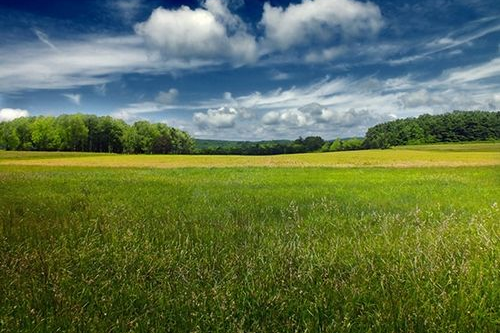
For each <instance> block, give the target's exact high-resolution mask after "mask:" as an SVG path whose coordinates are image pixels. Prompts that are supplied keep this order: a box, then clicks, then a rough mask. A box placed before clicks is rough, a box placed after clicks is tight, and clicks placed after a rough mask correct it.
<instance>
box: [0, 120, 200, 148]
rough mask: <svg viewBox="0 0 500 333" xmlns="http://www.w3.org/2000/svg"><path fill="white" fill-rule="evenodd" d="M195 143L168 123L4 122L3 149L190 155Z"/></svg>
mask: <svg viewBox="0 0 500 333" xmlns="http://www.w3.org/2000/svg"><path fill="white" fill-rule="evenodd" d="M193 147H194V141H193V139H192V138H191V137H190V136H189V135H188V134H187V133H186V132H183V131H180V130H178V129H176V128H172V127H169V126H167V125H165V124H160V123H159V124H151V123H149V122H148V121H138V122H136V123H134V124H133V125H127V123H125V122H124V121H122V120H118V119H114V118H112V117H109V116H104V117H98V116H95V115H83V114H72V115H60V116H58V117H52V116H39V117H24V118H17V119H14V120H12V121H8V122H0V149H6V150H39V151H54V150H59V151H80V152H106V153H133V154H153V153H154V154H189V153H192V152H193Z"/></svg>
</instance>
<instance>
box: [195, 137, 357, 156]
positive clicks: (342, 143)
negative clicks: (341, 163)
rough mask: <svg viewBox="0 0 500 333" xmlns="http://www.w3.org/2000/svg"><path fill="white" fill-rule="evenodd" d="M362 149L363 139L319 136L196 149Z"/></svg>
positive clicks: (289, 151) (292, 151)
mask: <svg viewBox="0 0 500 333" xmlns="http://www.w3.org/2000/svg"><path fill="white" fill-rule="evenodd" d="M358 149H363V139H361V138H349V139H340V138H338V139H336V140H334V141H326V140H324V139H323V138H322V137H320V136H308V137H306V138H302V137H299V138H298V139H296V140H294V141H286V140H283V141H281V142H276V141H268V142H265V141H264V142H237V141H234V142H230V143H228V144H226V143H223V142H214V144H213V145H209V146H208V147H206V144H204V146H203V147H202V148H198V149H196V153H198V154H203V155H279V154H297V153H311V152H329V151H343V150H358Z"/></svg>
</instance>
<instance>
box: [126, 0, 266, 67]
mask: <svg viewBox="0 0 500 333" xmlns="http://www.w3.org/2000/svg"><path fill="white" fill-rule="evenodd" d="M135 31H136V33H137V34H138V35H139V36H141V37H143V38H144V39H145V40H146V41H147V42H148V44H149V45H150V46H152V47H153V48H155V49H157V50H159V51H160V53H161V54H163V55H164V56H166V57H174V58H183V59H186V58H187V59H214V58H215V59H227V58H229V59H230V60H232V61H234V62H241V63H246V62H253V61H255V60H256V57H257V44H256V42H255V38H254V37H253V36H251V35H249V34H248V33H247V32H246V31H245V26H244V24H243V22H242V21H241V19H240V18H239V17H237V16H236V15H233V14H232V13H231V12H230V11H229V10H228V9H227V6H226V4H225V3H223V2H222V1H221V0H207V1H206V2H205V3H204V8H197V9H190V8H189V7H187V6H182V7H180V8H178V9H174V10H170V9H165V8H162V7H159V8H157V9H155V10H154V11H153V13H152V14H151V16H150V17H149V19H148V20H147V21H145V22H142V23H139V24H137V25H136V26H135Z"/></svg>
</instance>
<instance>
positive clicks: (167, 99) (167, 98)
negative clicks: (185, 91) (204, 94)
mask: <svg viewBox="0 0 500 333" xmlns="http://www.w3.org/2000/svg"><path fill="white" fill-rule="evenodd" d="M177 96H179V91H178V90H177V89H174V88H171V89H169V90H168V91H160V92H159V93H158V95H157V96H156V99H155V101H156V102H158V103H160V104H171V103H173V102H174V101H175V100H176V99H177Z"/></svg>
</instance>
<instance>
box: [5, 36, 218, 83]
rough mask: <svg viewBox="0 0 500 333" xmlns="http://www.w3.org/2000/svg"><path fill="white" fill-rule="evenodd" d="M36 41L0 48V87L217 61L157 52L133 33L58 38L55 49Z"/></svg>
mask: <svg viewBox="0 0 500 333" xmlns="http://www.w3.org/2000/svg"><path fill="white" fill-rule="evenodd" d="M37 44H38V43H23V44H17V45H12V46H10V48H9V49H7V48H0V63H1V64H2V66H0V92H15V91H20V90H30V89H68V88H75V87H81V86H91V85H102V84H104V83H107V82H110V81H112V80H114V79H116V76H117V75H119V74H122V73H155V74H158V73H168V72H174V71H182V70H192V69H195V68H200V67H206V66H210V65H214V64H217V63H220V62H218V61H216V60H193V59H191V60H190V59H165V58H161V57H160V56H159V55H158V54H156V53H155V52H151V51H149V50H148V49H147V48H146V46H145V45H144V41H143V39H142V38H141V37H138V36H128V37H102V36H86V37H85V38H84V39H75V40H73V41H64V42H63V41H60V42H59V43H58V50H59V52H54V51H53V50H52V49H40V47H39V46H38V45H37Z"/></svg>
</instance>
